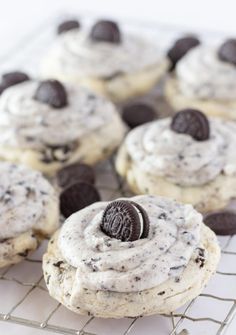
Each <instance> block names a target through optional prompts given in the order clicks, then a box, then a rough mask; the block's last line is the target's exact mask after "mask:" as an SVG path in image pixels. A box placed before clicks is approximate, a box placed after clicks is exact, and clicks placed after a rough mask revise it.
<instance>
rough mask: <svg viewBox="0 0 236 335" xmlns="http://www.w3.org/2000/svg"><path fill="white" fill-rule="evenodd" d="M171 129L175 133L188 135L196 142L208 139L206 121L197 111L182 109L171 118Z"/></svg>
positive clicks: (208, 130) (208, 127)
mask: <svg viewBox="0 0 236 335" xmlns="http://www.w3.org/2000/svg"><path fill="white" fill-rule="evenodd" d="M171 129H172V130H173V131H175V132H176V133H180V134H188V135H190V136H192V138H194V139H195V140H196V141H206V140H208V139H209V137H210V126H209V122H208V119H207V117H206V116H205V115H204V114H203V113H202V112H200V111H199V110H197V109H190V108H189V109H183V110H181V111H179V112H178V113H176V114H175V115H174V116H173V118H172V122H171Z"/></svg>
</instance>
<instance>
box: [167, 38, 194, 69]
mask: <svg viewBox="0 0 236 335" xmlns="http://www.w3.org/2000/svg"><path fill="white" fill-rule="evenodd" d="M199 44H200V41H199V39H198V38H197V37H195V36H185V37H182V38H179V39H178V40H177V41H175V43H174V45H173V46H172V47H171V48H170V49H169V51H168V53H167V56H168V57H169V59H170V61H171V68H170V71H172V70H173V69H174V68H175V66H176V64H177V63H178V61H179V60H180V59H181V58H182V57H183V56H184V55H185V54H186V53H187V52H188V51H189V50H190V49H192V48H194V47H196V46H197V45H199Z"/></svg>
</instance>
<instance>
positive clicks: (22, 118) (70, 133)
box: [0, 81, 116, 149]
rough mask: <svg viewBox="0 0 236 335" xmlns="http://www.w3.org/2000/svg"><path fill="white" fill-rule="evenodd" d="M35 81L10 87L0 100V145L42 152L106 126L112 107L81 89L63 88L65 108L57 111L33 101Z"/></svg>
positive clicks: (69, 142) (112, 111) (66, 143)
mask: <svg viewBox="0 0 236 335" xmlns="http://www.w3.org/2000/svg"><path fill="white" fill-rule="evenodd" d="M37 86H38V82H36V81H27V82H24V83H21V84H18V85H15V86H12V87H10V88H9V89H7V90H6V91H4V92H3V94H2V96H1V98H0V145H7V146H9V147H13V148H15V147H16V148H18V147H19V148H23V149H24V148H33V149H41V148H45V147H47V146H63V145H68V144H71V143H73V142H78V140H79V139H80V138H81V137H83V136H85V135H86V134H87V133H90V132H92V131H95V130H96V129H98V128H100V127H102V126H103V125H104V124H106V123H109V122H110V121H111V119H112V116H113V115H114V113H116V109H115V107H114V105H113V104H111V103H110V102H108V101H106V100H104V99H103V98H101V97H97V96H94V95H93V94H92V93H91V92H89V91H87V90H86V89H83V88H78V87H76V88H75V87H72V86H68V85H67V86H66V91H67V95H68V105H67V106H66V107H64V108H60V109H56V108H53V107H51V106H50V105H48V104H44V103H41V102H39V101H36V100H35V99H34V94H35V92H36V89H37Z"/></svg>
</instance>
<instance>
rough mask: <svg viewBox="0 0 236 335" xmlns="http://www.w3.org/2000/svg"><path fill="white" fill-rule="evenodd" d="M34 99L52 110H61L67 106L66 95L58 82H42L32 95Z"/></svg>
mask: <svg viewBox="0 0 236 335" xmlns="http://www.w3.org/2000/svg"><path fill="white" fill-rule="evenodd" d="M34 99H35V100H37V101H40V102H42V103H45V104H48V105H50V106H52V107H54V108H63V107H65V106H66V105H67V93H66V90H65V88H64V86H63V85H62V84H61V83H60V82H59V81H58V80H44V81H42V82H41V83H40V84H39V86H38V88H37V90H36V92H35V95H34Z"/></svg>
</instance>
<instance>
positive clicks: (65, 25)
mask: <svg viewBox="0 0 236 335" xmlns="http://www.w3.org/2000/svg"><path fill="white" fill-rule="evenodd" d="M79 28H80V23H79V21H77V20H68V21H64V22H62V23H60V24H59V26H58V27H57V34H58V35H60V34H63V33H66V32H67V31H69V30H73V29H79Z"/></svg>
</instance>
